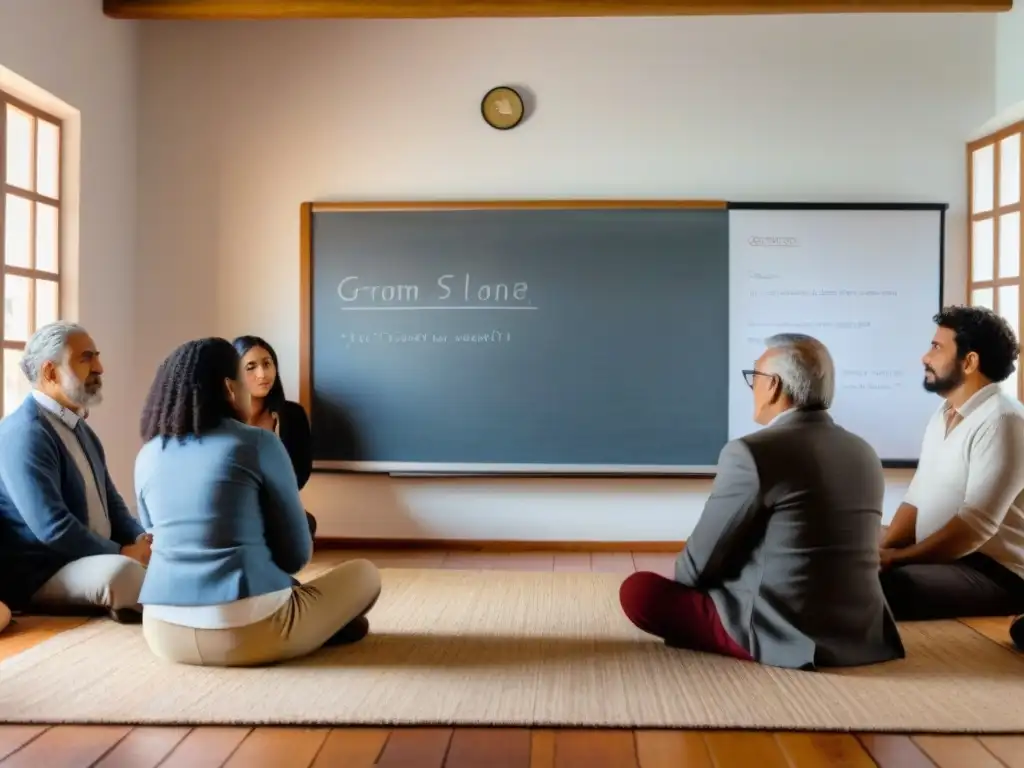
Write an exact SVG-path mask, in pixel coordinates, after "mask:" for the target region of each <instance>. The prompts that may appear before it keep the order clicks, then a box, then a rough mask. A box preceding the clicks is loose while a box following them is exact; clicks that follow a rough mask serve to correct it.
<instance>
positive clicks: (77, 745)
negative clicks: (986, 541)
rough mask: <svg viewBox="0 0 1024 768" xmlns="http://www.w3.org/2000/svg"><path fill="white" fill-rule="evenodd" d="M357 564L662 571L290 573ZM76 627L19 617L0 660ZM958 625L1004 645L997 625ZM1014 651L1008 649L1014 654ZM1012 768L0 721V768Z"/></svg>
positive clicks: (654, 744)
mask: <svg viewBox="0 0 1024 768" xmlns="http://www.w3.org/2000/svg"><path fill="white" fill-rule="evenodd" d="M359 557H363V558H367V559H370V560H372V561H373V562H375V563H376V564H377V565H378V566H380V567H382V568H447V569H452V568H455V569H488V570H490V569H509V570H520V571H558V572H590V571H594V572H603V573H619V574H622V575H623V577H625V576H626V575H628V574H630V573H633V572H635V571H653V572H655V573H660V574H662V575H664V576H671V575H672V570H673V567H674V555H671V554H666V553H651V552H635V553H629V552H549V551H544V550H543V548H542V547H538V550H537V551H534V552H471V551H457V552H456V551H452V552H445V551H440V550H401V551H370V552H366V551H351V550H350V551H343V550H327V551H324V552H318V553H317V555H316V556H315V558H314V561H313V562H312V563H311V564H310V565H309V567H308V568H306V569H305V570H304V571H303V573H302V574H300V578H302V579H303V580H307V579H309V578H313V577H315V576H316V575H318V574H320V573H323V572H324V571H326V570H328V569H329V568H331V567H332V566H334V565H336V564H337V563H340V562H343V561H345V560H349V559H353V558H359ZM84 621H85V620H84V619H78V618H68V617H36V616H19V617H17V618H16V622H15V623H14V624H13V625H12V626H11V627H9V628H8V630H7V631H5V632H4V633H3V634H2V635H0V661H2V660H3V659H6V658H10V657H11V656H14V655H15V654H18V653H22V652H23V651H26V650H28V649H29V648H31V647H33V646H35V645H38V644H39V643H42V642H45V641H46V640H48V639H50V638H52V637H55V636H56V635H58V634H60V633H61V632H66V631H67V630H69V629H73V628H74V627H77V626H81V625H82V624H83V623H84ZM963 623H964V624H966V625H967V626H969V627H971V629H973V630H974V631H976V632H978V633H980V634H982V635H984V636H985V637H986V638H988V639H990V640H991V641H993V642H995V643H999V644H1000V645H1003V646H1004V647H1007V648H1012V647H1011V645H1010V641H1009V633H1008V628H1009V619H1003V618H995V619H991V618H979V619H965V620H964V622H963ZM1013 652H1015V653H1016V651H1013ZM874 765H877V766H879V767H880V768H947V766H956V767H957V768H960V767H961V766H969V768H1024V736H982V737H976V736H972V735H941V736H936V735H929V734H919V735H914V736H906V735H888V734H855V735H849V734H826V733H768V732H744V731H671V730H638V731H628V730H598V729H534V730H529V729H515V728H511V729H508V728H493V729H488V728H455V729H447V728H397V729H393V730H390V729H387V728H335V729H328V728H230V727H203V728H171V727H167V728H160V727H139V728H127V727H111V726H70V725H68V726H54V727H45V726H21V725H0V768H11V766H14V767H15V768H17V767H18V766H25V767H31V768H35V767H36V766H46V768H78V767H79V766H81V767H83V768H84V767H85V766H90V767H92V766H99V767H101V768H157V766H159V768H221V767H222V766H231V767H232V768H235V767H237V766H245V767H246V768H262V767H265V766H287V768H308V767H310V766H311V767H312V768H373V767H374V766H384V767H385V768H399V767H401V768H472V767H475V766H487V768H577V767H579V768H603V767H604V766H609V767H610V766H614V767H615V768H749V767H750V766H757V768H822V767H824V766H844V767H845V768H870V766H874Z"/></svg>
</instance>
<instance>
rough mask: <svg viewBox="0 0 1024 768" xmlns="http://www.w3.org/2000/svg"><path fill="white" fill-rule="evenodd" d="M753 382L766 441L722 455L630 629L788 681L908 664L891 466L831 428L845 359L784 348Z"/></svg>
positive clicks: (625, 596)
mask: <svg viewBox="0 0 1024 768" xmlns="http://www.w3.org/2000/svg"><path fill="white" fill-rule="evenodd" d="M743 375H744V377H745V379H746V381H747V384H748V385H749V386H750V388H751V390H752V392H753V398H754V418H755V420H756V421H757V423H758V424H761V425H763V426H764V429H761V430H759V431H758V432H756V433H754V434H751V435H747V436H746V437H742V438H740V439H737V440H732V441H730V442H729V443H727V444H726V446H725V448H723V449H722V452H721V454H720V456H719V459H718V470H717V476H716V477H715V482H714V485H713V487H712V490H711V496H710V497H709V498H708V500H707V503H706V504H705V505H704V511H703V513H702V515H701V518H700V520H699V522H698V523H697V527H696V529H695V530H694V532H693V535H692V536H691V537H690V539H689V540H688V541H687V543H686V547H685V549H684V550H683V551H682V552H681V553H680V555H679V557H678V559H677V560H676V568H675V579H674V580H673V579H667V578H664V577H663V576H659V575H657V574H654V573H646V572H641V573H636V574H633V575H632V576H630V577H629V578H628V579H626V581H625V582H624V583H623V584H622V587H621V589H620V595H619V596H620V600H621V603H622V607H623V610H624V612H625V613H626V616H627V617H628V618H629V619H630V620H631V621H632V622H633V623H634V624H635V625H636V626H637V627H639V628H640V629H642V630H644V631H645V632H648V633H650V634H653V635H656V636H658V637H661V638H663V639H664V640H665V642H666V644H667V645H669V646H671V647H677V648H689V649H692V650H698V651H706V652H711V653H718V654H723V655H727V656H733V657H736V658H740V659H745V660H752V661H758V662H761V663H763V664H768V665H771V666H777V667H789V668H795V669H815V668H818V667H835V666H857V665H863V664H872V663H877V662H883V661H889V660H892V659H897V658H902V657H903V656H904V655H905V652H904V648H903V643H902V642H901V640H900V637H899V632H898V630H897V627H896V622H895V620H894V619H893V617H892V614H891V613H890V611H889V608H888V606H887V604H886V602H885V598H884V596H883V594H882V587H881V584H880V582H879V578H878V571H879V551H878V542H879V538H880V535H881V522H882V496H883V492H884V485H885V479H884V476H883V474H882V463H881V461H880V460H879V458H878V455H877V454H876V453H875V451H874V449H873V448H872V447H871V446H870V445H868V443H867V442H865V441H864V440H863V439H861V438H860V437H858V436H857V435H854V434H852V433H850V432H848V431H846V430H845V429H843V428H842V427H840V426H838V425H837V424H836V423H835V422H833V420H832V418H831V417H830V416H829V414H828V408H829V406H830V405H831V403H832V398H833V395H834V392H835V369H834V366H833V363H832V357H831V355H830V354H829V352H828V350H827V349H826V348H825V346H824V345H823V344H822V343H821V342H819V341H818V340H817V339H814V338H812V337H810V336H805V335H802V334H781V335H778V336H773V337H772V338H770V339H768V341H767V349H766V351H765V352H764V354H763V355H761V357H760V358H759V359H758V360H757V362H756V363H755V365H754V367H753V368H752V369H751V370H747V371H743Z"/></svg>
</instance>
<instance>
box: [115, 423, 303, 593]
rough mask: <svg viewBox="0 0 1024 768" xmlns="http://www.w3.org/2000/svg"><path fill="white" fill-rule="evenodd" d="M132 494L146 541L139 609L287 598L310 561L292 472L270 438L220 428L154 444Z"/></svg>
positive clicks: (140, 462) (138, 465)
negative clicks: (148, 551) (284, 592)
mask: <svg viewBox="0 0 1024 768" xmlns="http://www.w3.org/2000/svg"><path fill="white" fill-rule="evenodd" d="M135 488H136V493H137V494H138V502H139V517H140V518H141V520H142V523H143V525H144V526H145V527H146V529H147V530H148V531H149V532H150V533H152V534H153V555H152V558H151V559H150V562H149V569H148V571H147V573H146V580H145V583H144V584H143V587H142V594H141V597H140V602H141V603H142V604H143V605H146V604H150V605H216V604H219V603H227V602H232V601H234V600H241V599H244V598H247V597H255V596H257V595H263V594H267V593H268V592H274V591H277V590H280V589H287V588H289V587H291V586H292V585H293V584H294V583H295V582H294V581H293V580H292V578H291V576H290V574H294V573H296V572H297V571H299V570H301V569H302V568H303V567H304V566H305V565H306V564H307V563H308V562H309V560H310V558H311V557H312V553H313V540H312V537H311V536H310V533H309V524H308V523H307V522H306V513H305V511H304V510H303V506H302V502H301V500H300V498H299V492H298V485H297V483H296V480H295V471H294V470H293V469H292V463H291V459H289V457H288V453H287V451H285V448H284V445H282V443H281V441H280V440H279V439H278V437H277V435H275V434H274V433H273V432H269V431H267V430H265V429H260V428H258V427H250V426H247V425H245V424H242V423H241V422H239V421H235V420H233V419H225V420H224V421H222V422H221V423H220V424H219V425H218V426H217V428H216V429H214V430H212V431H210V432H208V433H206V434H204V435H202V436H201V437H198V438H197V437H195V436H189V437H187V438H185V439H184V440H177V439H174V438H171V439H169V440H168V441H167V443H166V445H164V444H163V439H162V438H159V437H158V438H154V439H153V440H151V441H149V442H148V443H146V445H144V446H143V447H142V450H141V451H140V452H139V455H138V457H137V458H136V460H135Z"/></svg>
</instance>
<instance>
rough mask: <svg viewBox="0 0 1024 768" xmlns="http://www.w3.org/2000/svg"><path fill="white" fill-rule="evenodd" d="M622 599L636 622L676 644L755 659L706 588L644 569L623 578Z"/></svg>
mask: <svg viewBox="0 0 1024 768" xmlns="http://www.w3.org/2000/svg"><path fill="white" fill-rule="evenodd" d="M619 602H620V603H621V604H622V610H623V612H624V613H625V614H626V617H627V618H628V619H629V620H630V621H631V622H633V624H635V625H636V626H637V627H639V628H640V629H642V630H643V631H644V632H647V633H648V634H651V635H655V636H656V637H660V638H662V639H663V640H664V641H665V644H666V645H668V646H670V647H672V648H687V649H689V650H692V651H704V652H706V653H717V654H719V655H721V656H732V657H733V658H736V659H742V660H744V661H753V658H752V657H751V655H750V654H749V653H747V651H746V649H744V648H743V647H742V646H741V645H740V644H739V643H737V642H736V641H735V640H733V639H732V638H731V637H729V633H728V632H726V631H725V627H723V626H722V621H721V619H719V617H718V610H717V609H716V608H715V603H714V601H713V600H712V599H711V598H710V597H708V595H706V594H704V593H703V592H699V591H697V590H695V589H690V588H689V587H684V586H683V585H682V584H680V583H679V582H677V581H673V580H672V579H666V578H665V577H664V576H660V575H658V574H657V573H649V572H646V571H641V572H640V573H634V574H633V575H632V576H630V577H629V578H627V579H626V580H625V581H624V582H622V586H621V587H620V588H619Z"/></svg>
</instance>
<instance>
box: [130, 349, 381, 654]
mask: <svg viewBox="0 0 1024 768" xmlns="http://www.w3.org/2000/svg"><path fill="white" fill-rule="evenodd" d="M248 397H249V393H248V390H247V389H246V387H245V386H244V384H243V383H242V381H241V380H240V370H239V358H238V353H237V352H236V351H235V348H234V347H233V346H232V345H231V343H230V342H228V341H227V340H226V339H217V338H209V339H199V340H196V341H191V342H188V343H186V344H183V345H181V346H180V347H178V348H177V349H176V350H174V352H172V353H171V354H170V355H169V356H168V357H167V358H166V359H165V360H164V362H163V363H162V364H161V365H160V368H159V370H158V371H157V374H156V377H155V378H154V380H153V383H152V384H151V386H150V389H149V394H148V395H147V397H146V405H145V407H144V408H143V412H142V419H141V424H140V432H141V436H142V439H143V441H144V443H145V444H144V446H143V448H142V450H141V451H140V452H139V455H138V457H137V459H136V464H135V484H136V492H137V494H138V501H139V516H140V517H141V518H142V520H143V523H144V524H145V525H146V527H147V528H150V529H152V530H153V531H154V532H155V535H154V541H155V542H156V543H155V547H154V550H153V555H152V557H151V559H150V563H149V572H148V573H147V576H146V581H145V584H144V585H143V588H142V594H141V596H140V598H139V602H141V603H142V606H143V613H142V625H143V634H144V636H145V638H146V642H147V643H148V645H149V647H150V650H152V651H153V652H154V653H155V654H156V655H158V656H160V657H162V658H164V659H167V660H169V661H174V662H178V663H182V664H193V665H201V666H252V665H256V664H267V663H272V662H276V661H284V660H286V659H293V658H296V657H298V656H303V655H305V654H307V653H310V652H312V651H315V650H316V649H318V648H320V647H321V646H323V645H325V644H332V645H335V644H341V643H350V642H355V641H358V640H361V639H362V638H363V637H365V636H366V633H367V632H368V631H369V621H368V620H367V618H366V613H367V611H369V610H370V608H371V607H373V604H374V603H375V602H376V600H377V597H378V595H379V594H380V589H381V584H380V574H379V573H378V572H377V568H376V567H375V566H374V565H373V563H371V562H369V561H367V560H351V561H349V562H346V563H342V564H341V565H338V566H336V567H334V568H332V569H330V570H328V571H327V572H325V573H322V574H320V575H319V576H317V577H316V578H315V579H313V580H312V581H311V582H309V583H307V584H300V583H299V581H298V580H296V579H295V578H294V574H296V573H297V572H298V571H299V570H300V569H301V568H302V567H303V566H304V565H306V563H307V562H309V559H310V556H311V554H312V546H313V541H312V536H311V535H310V531H309V525H308V524H307V522H306V514H305V511H304V510H303V508H302V500H301V499H300V498H299V490H298V484H297V483H296V481H295V472H294V470H293V469H292V464H291V460H290V459H289V457H288V453H287V451H285V448H284V446H283V445H282V444H281V441H280V440H279V439H278V438H277V436H276V435H274V434H273V433H272V432H269V431H267V430H264V429H260V428H258V427H250V426H246V425H245V424H243V423H242V420H244V419H245V418H246V416H247V414H248V409H249V402H248Z"/></svg>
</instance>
